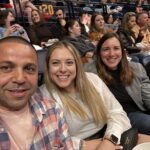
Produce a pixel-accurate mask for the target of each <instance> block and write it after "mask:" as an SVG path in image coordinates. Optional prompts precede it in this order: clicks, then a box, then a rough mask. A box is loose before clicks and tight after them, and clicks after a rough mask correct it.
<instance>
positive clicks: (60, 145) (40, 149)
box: [0, 94, 73, 150]
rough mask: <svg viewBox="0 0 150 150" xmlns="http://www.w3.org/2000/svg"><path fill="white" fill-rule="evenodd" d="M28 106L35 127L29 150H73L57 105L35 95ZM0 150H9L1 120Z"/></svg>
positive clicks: (61, 113)
mask: <svg viewBox="0 0 150 150" xmlns="http://www.w3.org/2000/svg"><path fill="white" fill-rule="evenodd" d="M29 106H30V109H31V112H32V114H33V119H32V120H33V125H34V126H35V127H36V132H35V134H34V138H33V141H32V144H31V147H30V150H73V146H72V141H71V139H70V137H69V136H68V127H67V125H66V120H65V118H64V116H63V112H62V111H61V110H60V109H58V107H57V104H56V103H54V102H52V101H50V100H45V99H41V97H40V96H39V95H38V94H35V95H34V96H33V97H32V98H31V100H30V102H29ZM0 150H10V141H9V136H8V133H7V131H6V129H5V127H4V126H3V123H2V121H1V120H0Z"/></svg>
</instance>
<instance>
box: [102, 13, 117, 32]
mask: <svg viewBox="0 0 150 150" xmlns="http://www.w3.org/2000/svg"><path fill="white" fill-rule="evenodd" d="M104 20H105V27H107V28H112V30H113V31H114V32H116V31H117V30H118V27H119V25H120V20H119V19H115V18H114V17H113V15H112V14H106V15H105V16H104Z"/></svg>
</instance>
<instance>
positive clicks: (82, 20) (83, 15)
mask: <svg viewBox="0 0 150 150" xmlns="http://www.w3.org/2000/svg"><path fill="white" fill-rule="evenodd" d="M88 22H89V14H88V12H87V11H81V12H80V13H79V24H80V27H81V34H83V35H85V36H87V37H88V35H89V34H88V33H89V25H88Z"/></svg>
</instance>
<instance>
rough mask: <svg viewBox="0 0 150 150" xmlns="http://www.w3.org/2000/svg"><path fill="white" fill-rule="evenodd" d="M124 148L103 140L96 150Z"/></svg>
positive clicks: (118, 149)
mask: <svg viewBox="0 0 150 150" xmlns="http://www.w3.org/2000/svg"><path fill="white" fill-rule="evenodd" d="M122 149H123V147H122V146H120V145H115V144H113V143H112V142H110V141H109V140H103V141H102V142H101V143H100V145H99V146H98V148H97V149H96V150H122Z"/></svg>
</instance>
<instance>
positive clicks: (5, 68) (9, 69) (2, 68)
mask: <svg viewBox="0 0 150 150" xmlns="http://www.w3.org/2000/svg"><path fill="white" fill-rule="evenodd" d="M0 70H1V71H3V72H9V71H11V70H12V68H11V67H10V66H1V67H0Z"/></svg>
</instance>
